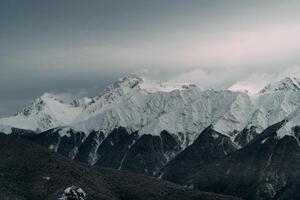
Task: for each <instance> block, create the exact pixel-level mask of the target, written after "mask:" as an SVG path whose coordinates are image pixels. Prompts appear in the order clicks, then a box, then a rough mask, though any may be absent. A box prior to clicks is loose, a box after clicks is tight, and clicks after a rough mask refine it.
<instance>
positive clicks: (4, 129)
mask: <svg viewBox="0 0 300 200" xmlns="http://www.w3.org/2000/svg"><path fill="white" fill-rule="evenodd" d="M0 133H4V134H6V135H9V134H11V133H12V128H11V127H9V126H3V125H0Z"/></svg>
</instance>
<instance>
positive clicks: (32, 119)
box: [0, 93, 83, 132]
mask: <svg viewBox="0 0 300 200" xmlns="http://www.w3.org/2000/svg"><path fill="white" fill-rule="evenodd" d="M82 110H83V108H82V107H80V106H75V105H73V104H70V103H65V102H63V101H62V100H61V99H59V97H57V96H55V95H53V94H49V93H45V94H44V95H43V96H41V97H40V98H38V99H37V100H36V101H35V102H33V103H32V104H31V105H29V106H28V107H26V108H24V109H23V110H22V111H21V112H19V113H17V114H16V115H15V116H12V117H7V118H1V119H0V124H4V125H8V126H12V127H17V128H21V129H30V130H34V131H38V132H40V131H45V130H47V129H50V128H53V127H58V126H64V125H69V124H70V123H71V122H72V121H73V120H74V119H75V118H76V116H78V115H79V114H80V113H81V112H82Z"/></svg>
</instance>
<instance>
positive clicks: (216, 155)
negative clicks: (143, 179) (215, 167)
mask: <svg viewBox="0 0 300 200" xmlns="http://www.w3.org/2000/svg"><path fill="white" fill-rule="evenodd" d="M237 148H238V147H237V146H236V145H235V144H234V143H233V142H232V141H231V139H230V138H229V137H227V136H224V135H222V134H221V133H219V132H217V131H215V130H214V129H213V127H212V126H210V127H208V128H206V129H205V130H204V131H203V132H202V133H201V134H200V135H199V137H198V138H197V139H196V140H195V142H194V143H193V144H192V145H190V146H189V147H187V148H186V149H185V150H184V151H183V152H181V153H180V154H179V155H178V156H176V157H175V158H174V159H173V160H171V161H170V162H169V163H168V164H167V165H166V166H165V167H164V168H163V169H162V170H161V172H160V176H161V177H162V178H163V179H165V180H169V181H172V182H174V183H178V184H186V182H187V180H189V178H190V177H191V176H192V175H194V174H195V173H197V172H198V171H199V170H200V169H201V168H202V167H203V166H205V165H208V164H209V163H211V162H213V161H215V160H219V159H222V158H224V157H225V156H226V155H228V154H230V153H231V152H234V151H236V150H237Z"/></svg>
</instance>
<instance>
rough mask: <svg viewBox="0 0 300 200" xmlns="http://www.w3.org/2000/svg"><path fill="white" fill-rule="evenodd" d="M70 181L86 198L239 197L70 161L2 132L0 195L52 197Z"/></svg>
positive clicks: (29, 199)
mask: <svg viewBox="0 0 300 200" xmlns="http://www.w3.org/2000/svg"><path fill="white" fill-rule="evenodd" d="M71 185H76V186H78V187H81V188H82V189H83V190H84V191H85V192H86V193H87V198H86V199H87V200H129V199H130V200H142V199H149V200H151V199H153V200H155V199H161V200H168V199H169V200H171V199H182V200H185V199H186V200H187V199H195V200H196V199H201V200H231V199H232V200H233V199H236V198H233V197H226V196H221V195H216V194H213V193H203V192H199V191H195V190H190V189H187V188H183V187H180V186H177V185H174V184H172V183H168V182H165V181H161V180H158V179H156V178H151V177H146V176H140V175H134V174H131V173H127V172H123V171H116V170H110V169H102V168H91V167H88V166H87V165H83V164H79V163H76V162H73V161H70V160H68V159H66V158H64V157H61V156H59V155H56V154H55V153H53V152H51V151H49V150H48V149H45V148H43V147H41V146H39V145H36V144H33V143H31V142H27V141H23V140H16V139H14V138H12V137H7V136H5V135H2V134H0V199H3V200H12V199H14V200H53V199H57V198H58V197H60V195H61V194H62V193H63V190H64V189H65V188H66V187H68V186H71Z"/></svg>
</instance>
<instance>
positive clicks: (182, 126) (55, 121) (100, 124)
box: [0, 75, 300, 146]
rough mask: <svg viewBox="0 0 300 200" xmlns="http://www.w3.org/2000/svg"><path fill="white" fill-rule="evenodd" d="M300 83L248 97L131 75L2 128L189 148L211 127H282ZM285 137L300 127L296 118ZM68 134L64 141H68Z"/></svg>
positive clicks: (28, 112) (49, 98) (36, 109)
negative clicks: (170, 141) (135, 136)
mask: <svg viewBox="0 0 300 200" xmlns="http://www.w3.org/2000/svg"><path fill="white" fill-rule="evenodd" d="M299 85H300V81H299V80H298V79H296V78H286V79H283V80H281V81H279V82H276V83H273V84H270V85H268V86H266V87H265V88H264V89H263V90H261V92H259V93H257V94H252V95H249V94H247V93H244V92H238V91H230V90H212V89H210V90H202V89H200V88H199V87H197V86H195V85H192V84H169V83H158V82H155V81H151V80H147V79H145V78H141V77H139V76H136V75H130V76H128V77H125V78H122V79H120V80H119V81H117V82H115V83H113V84H111V85H110V86H108V87H107V88H106V89H105V90H104V91H103V92H102V93H101V94H100V95H99V96H96V97H95V98H93V99H88V98H83V99H77V100H74V101H73V102H71V103H66V102H64V101H62V100H61V99H60V98H59V97H57V96H55V95H51V94H45V95H43V96H42V97H40V98H39V99H37V100H36V101H35V102H34V103H33V104H32V105H30V106H28V107H27V108H25V109H24V110H23V111H22V112H20V113H18V114H17V115H16V116H13V117H9V118H2V119H0V124H3V125H8V126H13V127H17V128H23V129H31V130H38V131H43V130H47V129H50V128H55V127H62V126H63V127H64V126H69V127H72V128H74V129H75V130H82V131H84V132H86V133H89V132H90V131H92V130H96V131H103V132H104V133H105V134H108V133H109V132H110V131H112V130H113V129H114V128H116V127H125V128H127V129H128V130H130V131H139V133H140V134H153V135H159V134H160V132H161V131H163V130H166V131H168V132H170V133H172V134H173V135H174V136H175V137H177V138H178V140H179V141H181V143H182V145H183V146H185V145H188V144H190V143H191V142H193V141H194V139H195V138H196V137H197V136H198V134H199V133H200V132H201V131H202V130H204V129H205V128H206V127H207V126H209V125H211V124H213V125H214V129H216V131H219V132H221V133H222V134H225V135H228V136H230V137H234V136H235V134H236V132H238V131H241V130H242V129H244V128H245V127H250V126H256V127H258V130H259V131H262V130H263V129H265V128H267V127H268V126H270V125H272V124H274V123H277V122H279V121H281V120H282V119H284V118H285V117H287V116H288V115H290V114H291V113H292V112H294V111H295V110H296V109H297V108H298V107H299V106H300V87H299ZM295 116H296V117H295V118H293V119H291V120H290V122H289V123H287V125H286V126H285V127H283V128H282V129H281V130H280V131H282V132H283V133H282V134H288V133H290V132H291V128H292V127H294V126H295V125H299V124H300V117H299V115H297V114H295ZM68 130H69V128H67V127H66V128H62V130H61V131H60V134H61V135H63V136H64V135H66V136H68V133H67V131H68Z"/></svg>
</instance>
